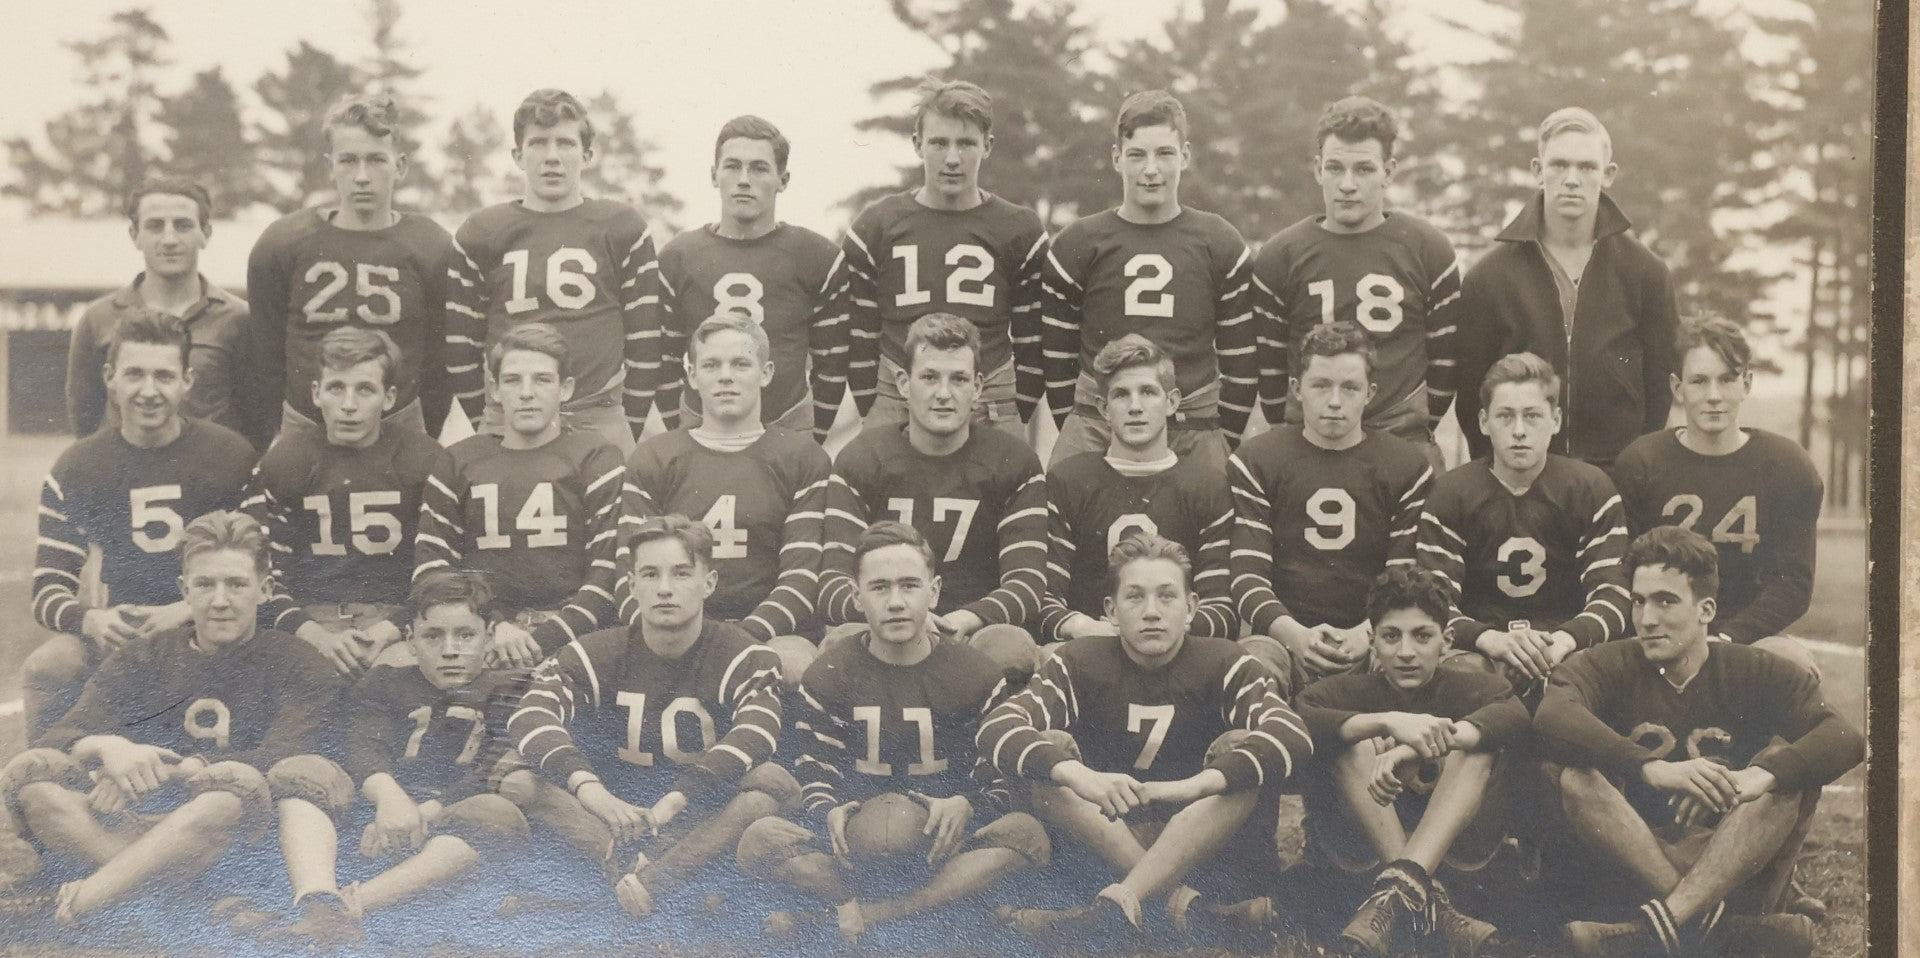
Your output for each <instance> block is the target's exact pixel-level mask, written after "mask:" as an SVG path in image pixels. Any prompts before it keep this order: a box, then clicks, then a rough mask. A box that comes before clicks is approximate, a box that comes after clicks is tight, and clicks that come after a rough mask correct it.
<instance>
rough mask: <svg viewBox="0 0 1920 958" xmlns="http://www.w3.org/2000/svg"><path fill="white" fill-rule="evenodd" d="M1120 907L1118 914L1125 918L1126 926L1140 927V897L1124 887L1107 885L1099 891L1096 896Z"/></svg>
mask: <svg viewBox="0 0 1920 958" xmlns="http://www.w3.org/2000/svg"><path fill="white" fill-rule="evenodd" d="M1097 897H1100V898H1105V899H1106V900H1108V901H1110V902H1113V903H1114V904H1116V905H1119V906H1120V913H1121V914H1122V915H1125V916H1127V924H1129V925H1132V926H1133V927H1135V928H1139V927H1140V896H1138V895H1135V894H1134V893H1133V890H1132V889H1130V888H1128V887H1127V886H1125V885H1117V884H1116V885H1108V886H1107V887H1105V888H1102V889H1100V894H1099V895H1098V896H1097Z"/></svg>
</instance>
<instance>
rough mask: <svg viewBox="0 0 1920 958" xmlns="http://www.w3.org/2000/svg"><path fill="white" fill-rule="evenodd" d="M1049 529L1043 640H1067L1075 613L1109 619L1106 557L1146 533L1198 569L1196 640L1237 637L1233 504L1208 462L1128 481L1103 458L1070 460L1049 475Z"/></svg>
mask: <svg viewBox="0 0 1920 958" xmlns="http://www.w3.org/2000/svg"><path fill="white" fill-rule="evenodd" d="M1047 525H1048V530H1047V532H1048V534H1047V539H1048V551H1047V596H1046V600H1045V602H1044V603H1043V604H1042V606H1041V613H1040V631H1041V633H1042V634H1043V635H1044V637H1045V638H1044V639H1043V640H1042V641H1059V640H1061V639H1063V638H1065V636H1063V635H1061V634H1060V626H1061V625H1063V624H1064V623H1065V622H1066V621H1067V620H1068V619H1069V618H1071V616H1072V614H1073V613H1075V612H1078V613H1080V614H1082V615H1090V616H1093V617H1094V618H1099V617H1100V616H1101V615H1103V614H1105V609H1104V608H1103V604H1102V600H1104V599H1105V598H1106V597H1107V595H1108V591H1107V574H1108V566H1107V557H1108V556H1110V555H1112V553H1113V547H1114V546H1117V545H1119V544H1120V540H1122V539H1125V538H1126V537H1127V536H1130V535H1134V534H1136V533H1141V532H1145V533H1151V534H1154V535H1158V536H1161V537H1163V538H1166V539H1171V540H1173V541H1174V542H1178V543H1180V545H1181V546H1182V547H1184V548H1185V549H1186V550H1187V556H1188V558H1190V559H1191V560H1192V562H1193V591H1194V592H1195V594H1197V595H1199V596H1200V613H1199V614H1198V615H1196V616H1195V617H1194V620H1193V625H1192V626H1191V627H1190V629H1191V634H1193V635H1211V636H1218V637H1220V638H1223V639H1231V638H1237V637H1238V636H1239V630H1240V620H1239V618H1238V617H1236V616H1235V615H1234V613H1233V598H1232V596H1231V595H1230V594H1229V591H1228V580H1227V548H1228V541H1229V536H1230V535H1231V534H1232V529H1231V527H1232V525H1233V501H1232V499H1231V497H1230V496H1229V494H1228V492H1227V483H1226V480H1225V478H1224V477H1222V476H1221V475H1219V474H1218V473H1216V472H1213V471H1212V470H1210V469H1208V468H1207V464H1206V461H1205V460H1203V459H1199V458H1188V459H1182V460H1180V461H1179V462H1177V463H1176V464H1175V465H1173V466H1172V467H1170V468H1168V469H1166V470H1164V471H1162V472H1157V473H1154V474H1153V475H1151V476H1128V475H1122V474H1121V473H1120V471H1119V470H1117V469H1115V468H1113V466H1112V465H1111V464H1110V463H1108V462H1107V458H1106V456H1105V455H1104V454H1102V453H1098V452H1087V453H1081V454H1080V455H1077V456H1073V457H1070V458H1068V459H1067V460H1066V461H1065V462H1062V463H1060V464H1059V465H1057V466H1054V467H1053V468H1052V469H1051V470H1049V471H1048V472H1047Z"/></svg>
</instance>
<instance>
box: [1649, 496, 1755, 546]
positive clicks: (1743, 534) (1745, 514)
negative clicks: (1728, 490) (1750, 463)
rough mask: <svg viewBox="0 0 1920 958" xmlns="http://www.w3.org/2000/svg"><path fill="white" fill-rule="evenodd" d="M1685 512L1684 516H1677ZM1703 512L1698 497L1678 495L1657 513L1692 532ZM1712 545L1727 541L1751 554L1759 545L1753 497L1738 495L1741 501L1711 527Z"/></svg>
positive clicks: (1702, 504) (1704, 507)
mask: <svg viewBox="0 0 1920 958" xmlns="http://www.w3.org/2000/svg"><path fill="white" fill-rule="evenodd" d="M1683 510H1684V511H1685V512H1686V515H1685V516H1684V517H1676V515H1675V514H1676V513H1678V512H1681V511H1683ZM1704 511H1706V503H1704V502H1702V501H1701V499H1700V497H1699V496H1696V495H1691V494H1685V493H1683V494H1681V495H1677V496H1674V497H1673V498H1671V499H1668V500H1667V507H1666V508H1665V509H1662V510H1660V515H1661V516H1662V517H1664V518H1668V519H1672V520H1673V524H1674V525H1676V526H1679V527H1681V528H1683V529H1692V528H1693V524H1694V523H1695V522H1698V521H1700V513H1702V512H1704ZM1710 538H1712V539H1713V541H1714V542H1727V543H1732V544H1734V545H1738V546H1739V547H1740V551H1741V552H1743V553H1746V554H1747V555H1752V554H1753V550H1754V547H1755V546H1758V545H1759V544H1760V503H1759V500H1757V499H1755V498H1754V497H1753V496H1741V497H1740V501H1738V502H1736V503H1734V504H1733V508H1731V509H1728V510H1727V514H1726V515H1724V516H1721V517H1720V521H1719V522H1716V523H1714V524H1713V535H1712V536H1711V537H1710Z"/></svg>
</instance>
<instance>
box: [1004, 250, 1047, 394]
mask: <svg viewBox="0 0 1920 958" xmlns="http://www.w3.org/2000/svg"><path fill="white" fill-rule="evenodd" d="M1048 246H1049V243H1048V239H1047V234H1046V231H1045V230H1042V231H1041V233H1040V235H1039V237H1038V238H1036V239H1035V240H1034V241H1033V246H1032V248H1030V249H1028V250H1027V255H1026V256H1025V257H1024V258H1023V259H1022V260H1021V262H1020V273H1019V275H1018V276H1015V277H1013V281H1014V285H1013V317H1012V324H1011V333H1012V336H1013V391H1014V401H1015V403H1016V404H1017V405H1018V406H1019V409H1020V421H1021V422H1032V421H1033V414H1034V412H1035V411H1036V410H1038V409H1039V408H1040V400H1041V399H1042V398H1043V397H1045V396H1046V391H1047V372H1046V358H1045V353H1044V347H1043V345H1042V341H1041V340H1042V334H1043V328H1044V325H1045V323H1044V321H1043V319H1042V317H1043V316H1044V315H1045V311H1046V263H1047V250H1048Z"/></svg>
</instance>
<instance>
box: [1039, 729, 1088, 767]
mask: <svg viewBox="0 0 1920 958" xmlns="http://www.w3.org/2000/svg"><path fill="white" fill-rule="evenodd" d="M1040 738H1041V740H1043V741H1046V742H1048V743H1051V744H1053V745H1057V746H1059V747H1060V748H1063V749H1065V750H1066V752H1067V757H1068V758H1071V759H1074V760H1076V761H1077V760H1079V758H1080V743H1079V742H1076V741H1074V740H1073V736H1072V735H1071V734H1070V733H1068V732H1067V730H1066V729H1058V728H1050V729H1047V730H1046V731H1044V732H1041V733H1040Z"/></svg>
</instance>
